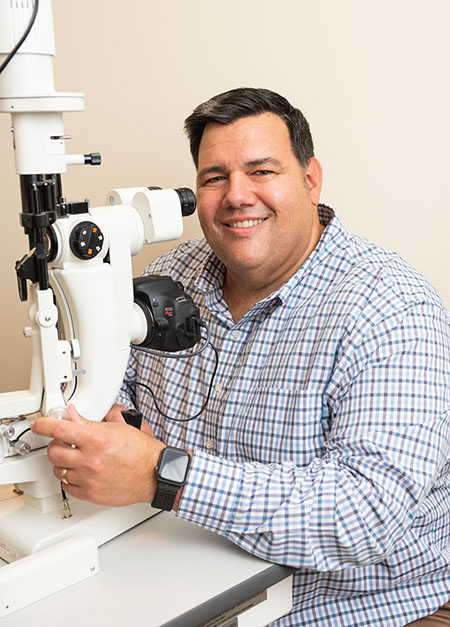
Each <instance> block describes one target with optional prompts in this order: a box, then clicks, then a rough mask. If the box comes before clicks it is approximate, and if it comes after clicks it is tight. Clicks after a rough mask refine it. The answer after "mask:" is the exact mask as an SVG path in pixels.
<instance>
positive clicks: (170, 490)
mask: <svg viewBox="0 0 450 627" xmlns="http://www.w3.org/2000/svg"><path fill="white" fill-rule="evenodd" d="M179 489H180V487H179V486H177V485H172V484H171V483H162V482H160V481H158V487H157V488H156V492H155V496H154V498H153V501H152V507H155V508H156V509H164V510H166V511H168V512H170V510H171V509H172V507H173V504H174V503H175V499H176V498H177V494H178V490H179Z"/></svg>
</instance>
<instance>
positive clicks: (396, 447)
mask: <svg viewBox="0 0 450 627" xmlns="http://www.w3.org/2000/svg"><path fill="white" fill-rule="evenodd" d="M319 214H320V219H321V222H322V223H323V224H325V225H327V226H326V229H325V231H324V233H323V235H322V238H321V240H320V242H319V244H318V245H317V247H316V248H315V250H314V251H313V252H312V254H311V255H310V256H309V257H308V259H307V260H306V261H305V262H304V264H303V265H302V266H301V268H300V269H299V270H298V271H297V273H296V274H295V275H294V276H292V277H291V279H290V280H289V281H288V282H287V283H285V284H284V285H283V286H282V287H281V288H280V289H278V290H277V291H276V292H274V293H273V294H271V295H270V296H269V297H267V298H266V299H264V300H263V301H261V302H259V303H257V304H256V305H255V306H254V307H253V308H252V309H251V310H250V311H248V312H247V313H246V314H245V315H244V317H243V318H242V319H241V320H239V321H238V322H237V323H234V322H233V319H232V318H231V315H230V312H229V310H228V308H227V305H226V303H225V301H224V298H223V294H222V288H221V286H222V283H223V277H224V267H223V266H222V264H221V263H220V262H219V261H218V259H217V258H216V256H215V255H214V253H212V251H211V249H210V248H209V246H208V244H207V243H206V242H205V241H204V240H195V241H190V242H186V243H184V244H182V245H180V246H179V247H177V248H176V249H174V250H172V251H170V252H168V253H166V254H165V255H163V256H162V257H160V258H159V259H158V260H157V261H155V262H154V263H153V264H152V265H151V266H150V267H149V268H148V269H147V271H146V272H147V273H149V272H152V273H157V274H170V275H171V276H172V277H173V278H174V279H176V280H180V281H182V282H183V284H184V287H185V290H186V292H187V293H188V294H190V295H191V296H192V298H193V299H194V301H195V302H196V304H197V305H198V306H199V308H200V311H201V314H202V318H203V320H204V321H205V322H206V324H207V325H208V326H209V329H210V331H211V341H212V342H213V344H214V345H215V346H216V347H217V349H218V351H219V354H220V361H219V368H218V373H217V377H216V380H215V385H214V390H213V393H212V396H211V399H210V402H209V404H208V406H207V408H206V410H205V412H204V413H203V414H202V415H201V416H200V418H198V419H196V420H193V421H191V422H187V423H184V424H180V423H175V422H170V421H168V420H165V419H163V418H161V416H159V414H158V413H157V412H156V411H155V408H154V405H153V401H152V399H151V397H150V395H149V394H148V392H147V391H146V390H144V389H143V388H141V387H136V388H133V386H131V387H130V385H129V384H126V385H124V386H123V390H122V392H121V394H120V395H119V397H118V402H121V403H123V404H125V405H128V406H137V407H138V408H139V409H141V411H143V413H144V415H145V417H146V419H147V420H148V421H149V422H150V424H151V425H152V427H153V429H154V431H155V435H156V437H157V438H160V439H161V440H163V441H164V442H166V443H167V444H170V445H172V446H178V447H183V448H186V449H192V450H194V457H193V461H192V465H191V468H190V471H189V475H188V480H187V483H186V485H185V487H184V491H183V496H182V499H181V501H180V506H179V509H178V513H177V515H178V516H179V517H181V518H183V519H185V520H188V521H191V522H193V523H195V524H197V525H200V526H202V527H204V528H207V529H210V530H212V531H214V532H216V533H219V534H221V535H223V536H225V537H227V538H229V539H230V540H232V541H233V542H235V543H236V544H237V545H239V546H240V547H242V548H243V549H246V550H247V551H249V552H250V553H252V554H254V555H257V556H259V557H262V558H265V559H267V560H270V561H272V562H276V563H280V564H287V565H290V566H294V567H295V568H298V574H297V575H296V576H295V577H294V588H293V609H292V611H291V612H290V613H289V614H288V615H286V616H285V617H283V618H281V619H280V620H279V621H276V623H274V625H277V626H281V625H283V626H284V625H295V626H299V625H308V626H309V625H357V626H358V627H362V626H363V625H371V626H373V625H389V626H390V627H392V626H395V625H399V626H400V625H404V624H405V623H407V622H410V621H412V620H415V619H417V618H419V617H422V616H426V615H428V614H430V613H432V612H434V611H435V610H436V609H438V608H439V607H440V606H441V605H443V604H444V603H446V602H447V601H448V600H449V598H450V475H449V461H448V460H449V459H450V319H449V315H448V312H447V310H446V308H445V307H444V306H443V304H442V302H441V301H440V300H439V297H438V296H437V295H436V292H435V291H434V289H433V288H432V287H431V286H430V284H429V283H428V282H427V281H426V279H424V277H422V276H421V275H420V274H419V273H418V272H416V271H415V270H413V269H412V268H411V267H410V266H408V264H407V263H406V262H405V261H403V260H402V259H401V258H400V257H399V256H398V255H396V254H395V253H392V252H389V251H386V250H383V249H381V248H379V247H377V246H374V245H372V244H370V243H368V242H367V241H366V240H364V239H362V238H360V237H357V236H354V235H351V234H349V233H348V232H347V231H346V230H345V229H344V228H343V226H342V225H341V223H340V222H339V220H338V218H337V217H336V216H334V213H333V211H332V210H331V209H329V208H328V207H325V206H320V207H319ZM282 245H283V244H282V242H280V246H282ZM213 367H214V357H213V353H212V351H211V350H210V349H207V350H206V351H205V352H204V353H203V354H202V355H200V356H196V357H193V358H192V359H184V360H173V359H162V358H159V357H157V358H155V357H150V356H148V355H145V354H143V353H139V354H137V353H136V352H133V353H132V355H131V357H130V362H129V368H128V371H127V375H126V377H127V378H128V379H131V380H133V379H136V380H137V381H142V382H144V383H147V384H149V385H151V387H152V388H153V390H154V392H155V394H156V397H157V398H158V399H159V401H160V404H161V407H162V409H163V410H164V411H165V412H166V413H168V414H169V415H171V416H173V417H176V418H181V419H184V418H188V417H189V416H192V415H194V414H195V413H196V412H197V411H199V409H200V408H201V406H202V404H203V402H204V400H205V397H206V394H207V390H208V385H209V382H210V378H211V374H212V371H213Z"/></svg>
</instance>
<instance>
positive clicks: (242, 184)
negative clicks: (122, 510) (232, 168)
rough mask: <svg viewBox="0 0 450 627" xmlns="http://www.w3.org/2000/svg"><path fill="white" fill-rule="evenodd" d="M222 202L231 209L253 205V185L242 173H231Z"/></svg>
mask: <svg viewBox="0 0 450 627" xmlns="http://www.w3.org/2000/svg"><path fill="white" fill-rule="evenodd" d="M224 201H225V204H226V205H228V206H230V207H233V208H239V207H243V206H248V205H249V206H252V205H254V204H255V202H256V194H255V189H254V185H253V184H252V181H251V180H250V179H249V177H248V176H247V175H246V174H245V173H244V172H232V173H231V174H230V175H229V177H228V181H227V188H226V193H225V198H224Z"/></svg>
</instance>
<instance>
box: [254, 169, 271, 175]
mask: <svg viewBox="0 0 450 627" xmlns="http://www.w3.org/2000/svg"><path fill="white" fill-rule="evenodd" d="M268 174H273V172H272V170H256V171H255V172H253V175H254V176H267V175H268Z"/></svg>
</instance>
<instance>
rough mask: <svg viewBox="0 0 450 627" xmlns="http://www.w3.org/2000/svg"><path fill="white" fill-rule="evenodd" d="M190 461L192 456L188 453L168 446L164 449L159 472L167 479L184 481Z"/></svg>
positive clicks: (174, 481) (162, 477)
mask: <svg viewBox="0 0 450 627" xmlns="http://www.w3.org/2000/svg"><path fill="white" fill-rule="evenodd" d="M189 462H190V457H189V455H188V454H187V453H182V452H180V451H179V450H177V449H172V448H170V447H167V448H165V449H164V454H163V457H162V460H161V463H160V468H159V473H158V474H159V476H160V477H161V479H163V480H165V481H172V482H173V483H184V481H185V479H186V473H187V469H188V467H189Z"/></svg>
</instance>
